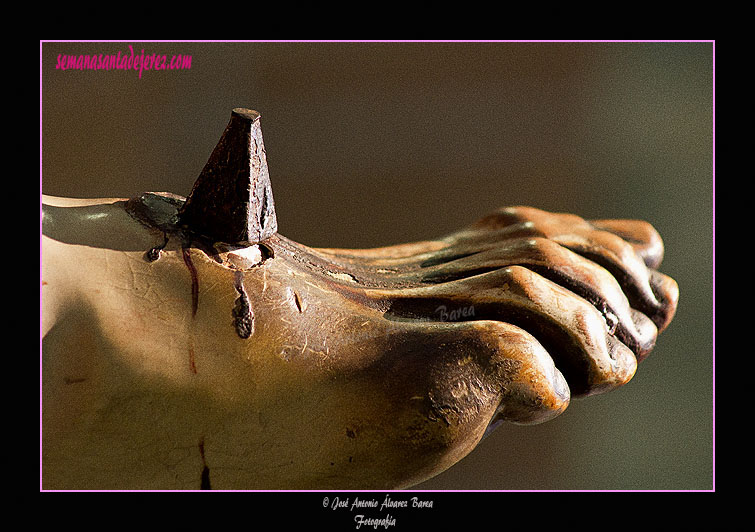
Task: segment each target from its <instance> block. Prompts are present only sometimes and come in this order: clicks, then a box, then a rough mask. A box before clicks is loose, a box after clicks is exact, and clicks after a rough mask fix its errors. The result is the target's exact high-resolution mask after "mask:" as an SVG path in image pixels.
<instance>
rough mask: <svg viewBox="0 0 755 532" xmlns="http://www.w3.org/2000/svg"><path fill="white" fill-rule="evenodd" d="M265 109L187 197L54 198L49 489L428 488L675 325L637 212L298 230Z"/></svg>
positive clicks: (49, 235) (49, 224)
mask: <svg viewBox="0 0 755 532" xmlns="http://www.w3.org/2000/svg"><path fill="white" fill-rule="evenodd" d="M258 119H259V117H258V115H256V114H254V113H252V112H248V111H242V110H236V111H234V114H233V117H232V120H231V123H230V124H229V128H228V129H227V130H226V133H225V134H224V137H223V139H221V143H219V147H218V148H216V152H214V153H213V155H212V157H211V160H210V163H208V166H207V167H205V170H204V171H203V173H202V175H201V176H200V179H199V180H198V181H197V184H196V185H195V188H194V190H193V191H192V194H191V195H190V196H189V198H187V199H186V200H184V198H180V197H178V196H174V195H171V194H153V193H148V194H144V195H142V196H140V197H138V198H133V199H131V200H90V201H84V202H81V201H75V200H64V199H52V198H50V199H48V200H46V203H45V206H44V213H43V214H44V216H43V233H44V237H43V249H42V267H43V272H42V281H43V287H42V289H43V296H42V297H43V332H44V333H45V340H44V341H45V343H44V345H43V355H44V367H43V377H44V382H43V392H44V396H43V400H44V403H43V416H44V418H43V429H44V430H43V435H44V442H43V481H44V482H45V484H46V486H47V487H50V488H193V489H197V488H199V487H200V485H202V486H204V487H208V486H211V487H212V488H234V489H252V488H255V489H259V488H263V489H275V488H397V487H408V486H412V485H414V484H417V483H419V482H421V481H423V480H425V479H427V478H430V477H432V476H433V475H436V474H438V473H439V472H441V471H443V470H445V469H446V468H448V467H450V466H451V465H453V464H454V463H455V462H457V461H458V460H459V459H461V458H462V457H464V456H465V455H466V454H468V453H469V452H470V451H471V450H472V449H473V448H474V447H475V446H476V445H477V443H478V442H479V440H480V438H481V437H482V436H483V435H484V434H485V432H486V431H487V430H489V428H490V427H492V426H494V425H495V424H496V423H497V422H498V421H500V420H507V421H511V422H515V423H538V422H542V421H546V420H548V419H550V418H552V417H554V416H555V415H557V414H559V413H560V412H562V411H563V410H564V409H565V408H566V407H567V405H568V403H569V400H570V398H571V397H573V396H580V395H590V394H595V393H601V392H606V391H609V390H611V389H614V388H616V387H618V386H620V385H622V384H624V383H626V382H627V381H629V379H631V378H632V376H633V375H634V373H635V371H636V369H637V363H638V361H641V360H642V359H643V358H644V357H645V356H647V354H648V353H649V352H650V350H651V349H652V348H653V346H654V345H655V342H656V338H657V336H658V334H659V332H661V331H662V330H663V329H665V328H666V327H667V326H668V324H669V322H670V321H671V319H672V317H673V315H674V312H675V309H676V304H677V299H678V289H677V286H676V283H675V282H674V281H673V280H672V279H670V278H669V277H667V276H664V275H663V274H661V273H659V272H658V271H657V268H658V266H659V264H660V262H661V259H662V256H663V245H662V242H661V239H660V237H659V236H658V234H657V233H656V231H655V230H654V229H653V228H652V227H651V226H650V225H649V224H647V223H645V222H641V221H634V220H593V221H587V220H584V219H582V218H580V217H578V216H574V215H568V214H553V213H548V212H544V211H541V210H538V209H533V208H528V207H513V208H504V209H501V210H499V211H498V212H496V213H493V214H491V215H489V216H487V217H485V218H483V219H481V220H480V221H478V222H477V223H475V224H473V225H471V226H470V227H468V228H466V229H463V230H461V231H458V232H456V233H453V234H451V235H448V236H445V237H441V238H438V239H437V240H433V241H427V242H418V243H410V244H402V245H397V246H390V247H386V248H379V249H369V250H344V249H314V248H309V247H307V246H304V245H302V244H299V243H296V242H293V241H291V240H289V239H286V238H285V237H283V236H281V235H280V234H278V233H277V232H275V231H276V228H277V223H276V221H275V211H274V206H273V202H272V192H271V188H270V185H269V177H268V174H267V165H266V162H265V160H264V147H263V145H262V142H261V134H259V120H258ZM229 139H241V141H238V140H237V141H235V142H236V143H235V144H234V142H231V141H230V140H229ZM239 142H240V144H241V148H239V145H238V143H239ZM239 149H241V151H242V153H241V154H240V155H239V152H238V150H239ZM229 151H230V155H229V154H228V153H227V152H229ZM234 161H235V162H234ZM238 176H241V181H243V183H245V185H243V186H240V187H239V183H238V182H237V181H234V180H235V179H238ZM228 191H230V192H228ZM239 198H242V199H241V200H240V201H239ZM229 213H230V214H229Z"/></svg>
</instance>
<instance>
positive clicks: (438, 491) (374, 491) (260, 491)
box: [39, 39, 716, 493]
mask: <svg viewBox="0 0 755 532" xmlns="http://www.w3.org/2000/svg"><path fill="white" fill-rule="evenodd" d="M125 42H149V43H711V44H712V45H713V50H712V54H713V68H712V88H713V93H712V95H713V102H712V104H713V106H712V109H713V130H712V133H713V154H712V156H713V159H712V175H713V198H712V199H713V240H712V243H713V309H712V311H713V314H712V316H713V322H712V325H713V337H712V339H713V368H712V369H713V479H712V480H713V487H712V489H710V490H703V489H690V490H681V489H680V490H673V489H670V490H653V489H647V490H597V489H596V490H276V491H269V490H213V491H218V492H228V491H231V492H237V491H241V492H246V493H357V492H358V493H394V492H398V493H511V492H514V493H595V492H599V493H610V492H618V493H625V492H647V493H680V492H682V493H710V492H715V491H716V429H715V427H716V41H715V39H694V40H382V39H379V40H194V39H187V40H160V39H154V40H153V39H146V40H144V39H136V40H111V39H105V40H99V39H97V40H42V39H40V41H39V200H40V201H39V234H40V240H39V253H40V265H39V281H40V283H39V308H40V337H39V420H40V431H39V487H40V491H46V492H49V491H53V492H61V493H66V492H75V493H79V492H132V491H139V492H159V493H164V492H173V491H175V490H45V489H43V488H42V335H41V328H42V315H41V312H42V262H41V258H42V238H41V235H42V45H43V44H45V43H125ZM181 492H186V493H193V492H201V490H181Z"/></svg>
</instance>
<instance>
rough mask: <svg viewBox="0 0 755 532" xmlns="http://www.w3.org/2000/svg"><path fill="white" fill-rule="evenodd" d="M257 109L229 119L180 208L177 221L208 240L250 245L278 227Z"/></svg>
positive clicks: (241, 111)
mask: <svg viewBox="0 0 755 532" xmlns="http://www.w3.org/2000/svg"><path fill="white" fill-rule="evenodd" d="M259 118H260V114H259V113H258V112H257V111H254V110H251V109H246V108H243V107H237V108H234V109H233V110H232V111H231V119H230V121H229V123H228V125H227V126H226V128H225V130H224V131H223V134H222V136H221V137H220V140H219V141H218V143H217V145H216V146H215V148H214V150H213V151H212V153H211V154H210V157H209V159H208V161H207V163H206V164H205V166H204V168H203V169H202V172H201V173H200V174H199V177H198V178H197V180H196V182H195V183H194V186H193V188H192V190H191V193H190V194H189V197H188V198H187V199H186V202H185V204H184V206H183V208H182V209H181V212H180V219H181V223H182V224H183V225H185V226H187V227H188V228H189V229H190V231H192V232H194V233H196V234H200V235H203V236H205V237H207V238H210V239H212V240H213V241H218V242H226V243H230V244H254V243H257V242H261V241H263V240H266V239H267V238H270V237H271V236H272V235H273V234H275V233H276V232H277V230H278V223H277V219H276V214H275V204H274V201H273V193H272V186H271V183H270V175H269V172H268V168H267V159H266V156H265V148H264V142H263V140H262V131H261V128H260V126H259Z"/></svg>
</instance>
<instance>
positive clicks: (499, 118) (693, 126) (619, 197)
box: [42, 42, 714, 490]
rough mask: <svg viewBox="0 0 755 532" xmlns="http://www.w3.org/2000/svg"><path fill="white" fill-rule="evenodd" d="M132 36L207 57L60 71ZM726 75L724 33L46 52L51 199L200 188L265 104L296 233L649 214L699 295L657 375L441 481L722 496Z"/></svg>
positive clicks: (504, 432)
mask: <svg viewBox="0 0 755 532" xmlns="http://www.w3.org/2000/svg"><path fill="white" fill-rule="evenodd" d="M128 44H131V45H132V46H133V49H134V52H135V53H140V52H141V50H142V49H144V50H145V53H146V54H150V53H152V52H156V53H158V54H167V55H168V57H170V56H171V55H174V54H182V55H191V56H192V63H191V69H190V70H181V71H145V72H143V74H142V79H139V77H138V73H136V72H133V71H129V72H124V71H77V70H68V71H62V70H56V69H55V65H56V58H57V56H58V54H70V55H77V54H90V55H91V54H100V53H103V54H110V53H117V52H118V51H120V52H121V53H122V54H124V53H128V52H129V50H128ZM713 79H714V77H713V45H712V43H643V44H639V43H162V42H153V43H149V42H144V43H141V42H133V43H45V44H44V45H43V48H42V112H43V115H42V134H43V136H42V142H43V144H42V154H43V175H42V191H43V193H45V194H52V195H60V196H72V197H130V196H133V195H135V194H138V193H140V192H144V191H170V192H175V193H178V194H181V195H187V194H188V193H189V191H190V189H191V186H192V184H193V182H194V180H195V179H196V177H197V175H198V174H199V172H200V170H201V169H202V166H203V165H204V163H205V161H206V159H207V157H208V156H209V154H210V151H211V150H212V148H213V147H214V146H215V143H216V142H217V140H218V139H219V138H220V134H221V133H222V131H223V129H224V127H225V125H226V124H227V122H228V119H229V117H230V111H231V109H232V108H233V107H250V108H253V109H256V110H258V111H260V112H261V114H262V129H263V133H264V138H265V147H266V150H267V157H268V164H269V168H270V174H271V177H272V180H273V191H274V195H275V200H276V209H277V213H278V225H279V231H280V232H281V233H282V234H284V235H286V236H287V237H289V238H292V239H294V240H297V241H299V242H302V243H304V244H308V245H313V246H328V247H370V246H380V245H387V244H393V243H399V242H404V241H411V240H416V239H423V238H431V237H434V236H438V235H442V234H444V233H447V232H450V231H452V230H455V229H457V228H459V227H461V226H463V225H465V224H467V223H470V222H471V221H473V220H475V219H476V218H477V217H479V216H481V215H484V214H486V213H488V212H489V211H492V210H494V209H496V208H498V207H501V206H504V205H515V204H525V205H531V206H535V207H540V208H543V209H547V210H553V211H566V212H571V213H574V214H579V215H581V216H584V217H586V218H641V219H645V220H648V221H650V222H651V223H653V224H654V226H655V227H656V228H657V229H658V230H659V232H660V233H661V235H662V236H663V238H664V241H665V244H666V260H665V262H664V264H663V267H662V270H663V271H664V272H665V273H667V274H669V275H671V276H672V277H674V278H675V279H676V280H677V282H678V283H679V286H680V290H681V299H680V306H679V310H678V313H677V317H676V319H675V321H674V322H673V323H672V324H671V327H670V328H669V330H668V331H667V332H666V333H665V334H664V335H662V336H661V337H660V339H659V342H658V345H657V347H656V349H655V351H654V352H653V354H651V356H650V357H649V358H648V359H647V360H646V361H645V362H643V364H641V365H640V368H639V370H638V373H637V375H636V376H635V378H634V379H633V380H632V381H631V382H630V383H629V384H628V385H627V386H625V387H624V388H622V389H621V390H618V391H616V392H613V393H610V394H607V395H605V396H599V397H593V398H589V399H585V400H578V401H573V402H572V404H571V405H570V407H569V408H568V409H567V411H566V412H565V413H564V414H562V415H561V416H560V417H559V418H557V419H556V420H554V421H551V422H549V423H546V424H543V425H539V426H534V427H518V426H502V427H500V428H499V429H498V430H497V431H496V432H495V433H493V435H491V436H490V437H489V438H487V439H486V440H485V441H483V442H482V443H481V444H480V446H479V447H478V448H477V449H476V450H475V451H474V452H473V453H472V454H470V455H469V456H468V457H467V458H465V459H464V460H462V461H461V462H460V463H458V464H457V465H456V466H454V467H452V468H451V469H450V470H448V471H447V472H446V473H444V474H442V475H440V476H438V477H436V478H434V479H432V480H430V481H428V482H426V483H425V484H423V485H421V486H419V488H422V489H643V490H644V489H679V490H688V489H711V488H712V487H713V451H712V446H713V431H714V425H713V393H712V387H713V386H712V382H713V379H712V367H713V342H712V330H713V326H712V313H713V300H712V286H713V282H712V252H713V246H712V242H713V219H712V210H713V209H712V205H713V177H712V165H713V135H712V131H713V119H712V116H713Z"/></svg>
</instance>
